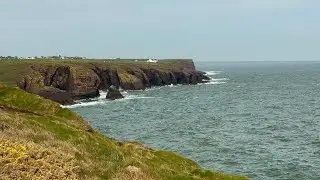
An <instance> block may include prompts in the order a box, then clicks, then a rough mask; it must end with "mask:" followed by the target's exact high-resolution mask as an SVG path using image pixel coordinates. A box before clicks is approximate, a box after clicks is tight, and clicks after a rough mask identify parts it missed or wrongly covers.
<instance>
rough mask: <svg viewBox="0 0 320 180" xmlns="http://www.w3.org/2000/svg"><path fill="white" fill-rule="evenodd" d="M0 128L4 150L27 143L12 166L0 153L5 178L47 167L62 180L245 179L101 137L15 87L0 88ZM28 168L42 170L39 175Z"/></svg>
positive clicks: (72, 115) (61, 110) (55, 106)
mask: <svg viewBox="0 0 320 180" xmlns="http://www.w3.org/2000/svg"><path fill="white" fill-rule="evenodd" d="M0 127H2V129H1V128H0V140H2V141H8V142H11V144H12V143H13V145H10V143H9V147H7V149H8V148H12V147H18V146H16V144H18V145H19V147H20V146H23V147H30V148H29V149H27V150H28V152H26V153H25V155H24V158H25V159H28V161H23V160H19V161H17V162H18V163H17V162H15V163H16V164H13V163H11V162H9V161H1V160H2V159H1V156H0V164H1V163H2V164H1V165H2V167H4V168H3V169H4V171H0V173H2V174H0V176H2V177H8V178H9V179H10V178H13V177H15V176H22V178H23V177H24V178H27V176H28V178H41V177H43V176H44V175H45V174H48V173H49V172H51V171H52V172H61V173H58V174H55V173H53V174H55V176H53V175H52V177H59V178H65V179H68V178H70V179H71V177H74V176H76V177H77V178H80V179H94V178H96V179H142V180H143V179H164V180H165V179H218V180H219V179H221V180H222V179H223V180H224V179H226V180H228V179H233V180H242V179H247V178H246V177H241V176H232V175H226V174H222V173H218V172H214V171H207V170H202V169H201V168H200V166H199V165H198V164H197V163H195V162H194V161H192V160H190V159H187V158H184V157H182V156H181V155H178V154H176V153H174V152H170V151H158V150H153V149H150V148H147V147H144V145H142V144H140V143H137V142H120V141H117V140H115V139H112V138H108V137H105V136H103V135H102V134H101V133H99V132H97V131H95V130H93V129H92V128H91V126H90V125H89V124H88V123H87V122H86V121H85V120H83V119H82V118H81V117H79V116H78V115H76V114H75V113H73V112H72V111H70V110H69V109H64V108H61V107H60V106H59V104H57V103H54V102H51V101H49V100H45V99H43V98H41V97H39V96H37V95H33V94H29V93H26V92H24V91H22V90H20V89H17V88H11V87H9V88H1V89H0ZM6 146H7V144H6ZM29 151H30V152H29ZM17 152H18V151H17ZM44 152H46V153H45V154H43V153H44ZM0 153H1V152H0ZM32 154H40V155H37V156H36V157H38V156H39V158H40V159H41V161H42V163H40V164H39V162H38V161H37V160H36V159H37V158H35V156H34V155H32ZM61 154H63V155H61ZM9 155H10V154H9ZM13 156H14V157H16V156H15V154H14V155H13ZM2 158H3V157H2ZM27 162H29V163H27ZM30 164H33V165H32V166H31V165H30ZM48 164H51V165H50V166H47V165H48ZM61 164H68V166H61ZM18 167H19V168H20V169H19V168H18ZM21 167H23V168H22V170H21ZM8 168H9V170H10V168H11V169H12V170H14V171H9V170H8ZM33 168H39V169H46V171H48V172H42V174H41V172H35V171H33ZM132 169H133V170H132ZM5 170H7V171H5ZM68 173H69V174H70V175H68ZM49 174H50V173H49Z"/></svg>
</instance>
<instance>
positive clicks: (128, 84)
mask: <svg viewBox="0 0 320 180" xmlns="http://www.w3.org/2000/svg"><path fill="white" fill-rule="evenodd" d="M27 68H30V71H28V73H27V74H24V75H23V76H22V77H21V78H20V80H18V86H19V87H20V88H22V89H24V90H26V91H28V92H31V93H35V94H38V95H40V96H43V97H45V98H48V99H51V100H53V101H56V102H59V103H61V104H72V103H73V101H74V100H77V99H85V98H92V97H96V96H99V90H108V89H109V88H110V86H114V88H115V89H119V88H122V89H124V90H144V89H146V88H149V87H152V86H164V85H171V84H174V85H176V84H197V83H203V82H206V81H208V80H209V78H208V77H206V76H205V74H204V73H203V72H200V71H197V70H196V69H195V66H194V64H193V61H192V60H173V61H163V62H158V63H147V62H131V61H130V62H127V61H123V62H122V61H108V62H106V61H101V62H100V61H92V62H84V61H79V62H63V61H62V62H54V63H37V64H36V63H33V64H30V65H29V67H27Z"/></svg>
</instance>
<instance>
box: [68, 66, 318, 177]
mask: <svg viewBox="0 0 320 180" xmlns="http://www.w3.org/2000/svg"><path fill="white" fill-rule="evenodd" d="M196 66H197V68H198V69H200V70H203V71H206V72H207V74H208V75H209V76H210V77H211V78H212V80H211V82H209V83H206V84H201V85H185V86H174V87H156V88H151V89H148V90H146V91H129V92H126V93H125V96H126V98H125V99H122V100H116V101H112V102H111V101H106V100H104V96H105V93H102V96H101V97H100V98H96V99H94V100H93V101H91V102H82V103H80V104H77V105H74V106H69V108H72V110H74V111H76V112H78V113H79V114H80V115H82V116H83V117H84V118H86V119H87V120H89V122H90V123H91V124H92V125H93V126H94V127H95V128H97V129H98V130H100V131H101V132H102V133H104V134H105V135H107V136H111V137H115V138H117V139H121V140H131V141H139V142H142V143H144V144H146V145H147V146H149V147H152V148H156V149H166V150H173V151H176V152H178V153H180V154H183V155H185V156H186V157H189V158H192V159H193V160H195V161H197V162H198V163H199V164H200V165H201V166H202V167H203V168H208V169H214V170H217V171H221V172H225V173H231V174H237V175H246V176H249V177H251V178H252V179H254V180H255V179H257V180H258V179H288V180H289V179H290V180H294V179H320V62H236V63H235V62H233V63H231V62H229V63H222V62H211V63H210V62H198V63H196Z"/></svg>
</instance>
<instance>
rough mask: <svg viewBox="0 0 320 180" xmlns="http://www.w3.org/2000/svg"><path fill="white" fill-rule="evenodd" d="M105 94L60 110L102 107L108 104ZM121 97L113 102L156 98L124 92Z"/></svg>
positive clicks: (101, 92) (65, 106) (64, 106)
mask: <svg viewBox="0 0 320 180" xmlns="http://www.w3.org/2000/svg"><path fill="white" fill-rule="evenodd" d="M106 94H107V92H104V91H100V96H99V97H97V98H91V99H89V100H79V101H76V104H73V105H61V107H62V108H69V109H72V108H79V107H88V106H96V105H100V104H101V105H102V104H106V103H107V102H110V101H109V100H107V99H106ZM122 95H123V96H124V98H123V99H117V100H115V101H124V100H132V99H154V98H156V97H145V96H139V95H132V94H129V93H128V92H126V91H124V92H122Z"/></svg>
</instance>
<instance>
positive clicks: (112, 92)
mask: <svg viewBox="0 0 320 180" xmlns="http://www.w3.org/2000/svg"><path fill="white" fill-rule="evenodd" d="M122 98H124V96H123V95H122V94H121V93H120V91H119V89H117V88H116V87H115V86H113V85H112V86H110V87H109V89H108V93H107V96H106V99H109V100H116V99H122Z"/></svg>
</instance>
